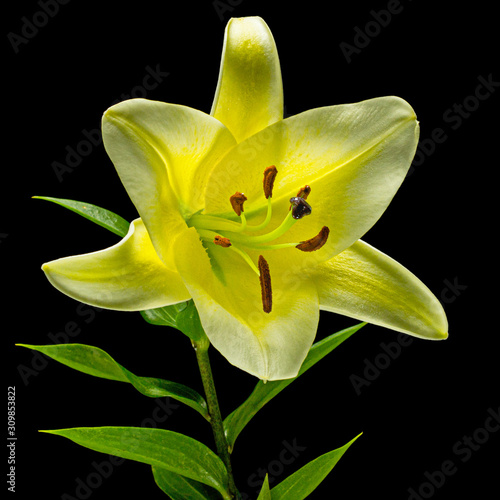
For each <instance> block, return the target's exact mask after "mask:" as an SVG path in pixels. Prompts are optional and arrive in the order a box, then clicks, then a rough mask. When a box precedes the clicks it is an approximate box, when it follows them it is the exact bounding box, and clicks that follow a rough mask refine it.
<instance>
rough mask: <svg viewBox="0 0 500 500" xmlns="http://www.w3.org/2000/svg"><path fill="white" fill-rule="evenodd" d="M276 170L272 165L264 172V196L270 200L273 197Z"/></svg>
mask: <svg viewBox="0 0 500 500" xmlns="http://www.w3.org/2000/svg"><path fill="white" fill-rule="evenodd" d="M277 173H278V170H277V169H276V167H275V166H274V165H271V166H270V167H267V168H266V169H265V170H264V181H263V184H264V196H265V197H266V198H270V197H271V196H272V195H273V186H274V179H276V174H277Z"/></svg>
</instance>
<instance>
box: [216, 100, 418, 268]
mask: <svg viewBox="0 0 500 500" xmlns="http://www.w3.org/2000/svg"><path fill="white" fill-rule="evenodd" d="M418 136H419V127H418V122H417V120H416V117H415V113H414V111H413V109H412V108H411V106H410V105H409V104H408V103H407V102H406V101H404V100H403V99H400V98H398V97H380V98H376V99H370V100H367V101H363V102H360V103H356V104H345V105H339V106H329V107H324V108H317V109H313V110H310V111H306V112H304V113H301V114H299V115H296V116H293V117H290V118H287V119H286V120H282V121H280V122H278V123H275V124H273V125H271V126H269V127H267V128H266V129H264V130H262V131H261V132H259V133H257V134H255V135H254V136H252V137H250V138H249V139H247V140H246V141H244V142H242V143H240V144H238V146H236V147H235V148H234V149H233V150H231V151H230V152H229V153H228V154H227V155H226V156H225V157H224V158H223V159H222V160H221V162H220V163H219V164H218V165H216V166H215V167H214V169H213V171H212V173H211V176H210V178H209V182H208V185H207V188H206V211H207V212H208V213H225V212H227V201H226V200H227V198H229V196H230V195H231V194H232V193H234V192H235V191H240V192H243V193H245V195H246V197H247V198H248V201H247V202H246V204H245V210H246V211H247V214H248V216H249V217H251V213H252V211H255V210H262V208H263V207H264V206H265V199H264V196H263V192H262V172H263V170H264V169H265V168H266V167H267V166H269V165H275V166H276V167H277V169H278V175H277V177H276V180H275V183H274V190H273V207H274V206H276V210H273V214H278V213H280V214H282V215H281V217H283V214H284V213H286V211H287V210H288V206H289V199H290V197H293V196H296V193H297V192H298V190H299V189H300V188H302V187H303V186H304V185H305V184H307V185H309V186H310V187H311V194H310V195H309V197H308V199H307V201H308V202H309V203H310V205H311V206H312V214H311V215H310V216H308V217H307V218H306V219H304V222H302V221H300V222H299V223H298V224H295V225H294V227H293V228H292V229H291V230H290V231H289V232H288V233H287V234H286V239H287V240H288V241H297V242H299V241H304V240H307V239H309V238H311V237H312V236H314V235H316V234H318V233H319V231H320V230H321V228H322V227H323V226H327V227H328V228H329V229H330V236H329V238H328V241H327V244H326V245H325V246H324V247H323V248H322V249H321V250H319V251H318V252H315V254H316V255H315V257H316V258H317V259H319V260H327V259H329V258H331V257H333V256H334V255H336V254H338V253H340V252H341V251H343V250H345V249H346V248H348V247H349V246H350V245H352V244H353V243H354V242H355V241H357V240H358V239H359V238H360V237H361V236H363V234H364V233H365V232H366V231H368V229H370V228H371V227H372V226H373V224H374V223H375V222H376V221H377V220H378V219H379V217H380V216H381V215H382V213H383V212H384V210H385V209H386V208H387V206H388V205H389V203H390V202H391V200H392V198H393V197H394V195H395V193H396V191H397V190H398V188H399V186H400V185H401V183H402V181H403V180H404V178H405V176H406V174H407V171H408V169H409V167H410V164H411V161H412V158H413V156H414V154H415V150H416V147H417V142H418ZM215 186H217V188H216V187H215ZM215 192H217V194H218V196H215V195H214V193H215ZM222 193H225V195H222ZM306 220H307V222H305V221H306Z"/></svg>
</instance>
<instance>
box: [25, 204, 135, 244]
mask: <svg viewBox="0 0 500 500" xmlns="http://www.w3.org/2000/svg"><path fill="white" fill-rule="evenodd" d="M33 198H35V199H37V200H45V201H51V202H52V203H57V205H61V206H62V207H65V208H67V209H69V210H71V211H73V212H76V213H77V214H79V215H81V216H82V217H85V218H86V219H89V220H91V221H92V222H95V223H96V224H99V226H102V227H104V228H106V229H108V230H109V231H111V232H112V233H115V234H117V235H118V236H121V237H124V236H125V235H126V234H127V233H128V228H129V225H130V224H129V223H128V222H127V221H126V220H125V219H123V218H122V217H120V216H119V215H117V214H115V213H113V212H110V211H109V210H106V209H105V208H101V207H98V206H96V205H92V204H91V203H85V202H82V201H75V200H64V199H62V198H50V197H49V196H33Z"/></svg>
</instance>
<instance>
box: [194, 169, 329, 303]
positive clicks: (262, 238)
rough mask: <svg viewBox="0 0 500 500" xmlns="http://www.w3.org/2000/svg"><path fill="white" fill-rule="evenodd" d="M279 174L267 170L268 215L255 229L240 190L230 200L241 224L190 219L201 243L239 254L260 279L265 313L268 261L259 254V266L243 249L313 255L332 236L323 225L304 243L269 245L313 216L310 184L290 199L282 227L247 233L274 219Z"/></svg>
mask: <svg viewBox="0 0 500 500" xmlns="http://www.w3.org/2000/svg"><path fill="white" fill-rule="evenodd" d="M277 173H278V171H277V169H276V167H275V166H274V165H272V166H270V167H267V168H266V169H265V170H264V179H263V190H264V196H265V197H266V199H267V214H266V217H265V219H264V221H263V222H261V223H260V224H258V225H255V226H252V225H249V224H247V219H246V217H245V211H244V203H245V202H246V201H247V197H246V196H245V195H244V194H243V193H240V192H239V191H237V192H236V193H235V194H234V195H232V196H231V197H230V199H229V201H230V204H231V207H232V209H233V211H234V213H235V214H236V215H237V216H238V217H239V218H240V223H238V222H235V221H232V220H229V219H225V218H222V217H217V216H210V215H204V214H196V215H193V216H192V217H191V219H190V220H189V225H190V226H191V227H195V228H196V229H197V231H198V234H199V235H200V237H201V239H202V241H204V242H207V243H209V242H210V243H212V244H215V245H218V246H220V247H222V248H227V249H229V250H232V251H233V252H236V253H237V254H238V255H239V256H240V257H241V258H242V259H243V260H244V261H245V262H246V263H247V264H248V265H249V266H250V268H251V269H252V270H253V271H254V272H255V273H256V274H257V275H258V276H259V281H260V287H261V292H262V308H263V311H264V312H266V313H270V312H271V310H272V286H271V273H270V270H269V264H268V263H267V261H266V259H265V258H264V257H263V256H262V255H259V258H258V264H257V265H256V264H255V263H254V261H253V260H252V258H251V257H250V255H249V254H248V253H247V252H246V251H245V250H244V249H243V248H245V249H249V250H254V251H263V250H279V249H284V248H291V247H295V248H297V249H298V250H301V251H303V252H313V251H315V250H319V249H320V248H321V247H323V246H324V245H325V243H326V242H327V240H328V236H329V234H330V230H329V229H328V227H326V226H324V227H323V228H322V229H321V231H320V232H319V233H318V234H317V235H316V236H314V237H313V238H310V239H308V240H305V241H300V242H293V243H292V242H290V243H275V244H268V243H271V242H272V241H274V240H276V239H278V238H280V237H282V236H283V235H284V234H285V233H286V232H288V230H289V229H290V228H291V227H292V226H293V225H294V224H295V223H296V222H297V221H298V220H300V219H302V218H304V217H305V216H307V215H310V214H311V211H312V208H311V205H309V203H307V202H306V201H305V200H306V198H307V197H308V196H309V194H310V192H311V187H310V186H308V185H305V186H303V187H302V188H300V189H299V191H298V193H297V196H294V197H293V198H290V203H291V205H290V210H289V211H288V213H287V215H286V216H285V218H284V219H283V221H282V222H281V224H280V225H279V226H278V227H276V228H275V229H273V230H272V231H269V232H267V233H265V234H259V235H257V236H252V235H250V234H248V233H251V232H253V231H261V230H264V229H265V228H266V227H267V226H268V225H269V224H270V222H271V219H272V194H273V187H274V181H275V179H276V175H277Z"/></svg>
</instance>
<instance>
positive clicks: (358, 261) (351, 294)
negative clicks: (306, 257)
mask: <svg viewBox="0 0 500 500" xmlns="http://www.w3.org/2000/svg"><path fill="white" fill-rule="evenodd" d="M310 276H311V277H312V279H313V280H314V282H315V283H316V286H317V287H318V293H319V300H320V307H321V309H323V310H325V311H331V312H335V313H339V314H343V315H346V316H349V317H351V318H355V319H358V320H362V321H366V322H368V323H373V324H375V325H379V326H383V327H386V328H390V329H392V330H396V331H398V332H404V333H407V334H408V335H412V336H414V337H420V338H425V339H430V340H442V339H445V338H447V336H448V333H447V332H448V322H447V320H446V315H445V313H444V310H443V307H442V306H441V304H440V303H439V301H438V300H437V298H436V297H435V296H434V295H433V294H432V292H431V291H430V290H429V289H428V288H427V287H426V286H425V285H424V284H423V283H422V282H421V281H420V280H419V279H418V278H417V277H416V276H415V275H413V274H412V273H411V272H410V271H408V269H406V268H405V267H403V266H402V265H401V264H399V263H397V262H396V261H395V260H393V259H391V258H390V257H388V256H387V255H385V254H384V253H382V252H380V251H379V250H377V249H375V248H373V247H372V246H370V245H368V244H367V243H365V242H363V241H361V240H359V241H358V242H356V243H355V244H354V245H352V246H351V247H350V248H348V249H347V250H345V251H344V252H342V253H340V254H339V255H337V256H336V257H334V258H333V259H331V260H329V261H328V262H325V263H323V264H321V265H319V266H318V267H317V268H315V269H314V270H312V271H311V273H310Z"/></svg>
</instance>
